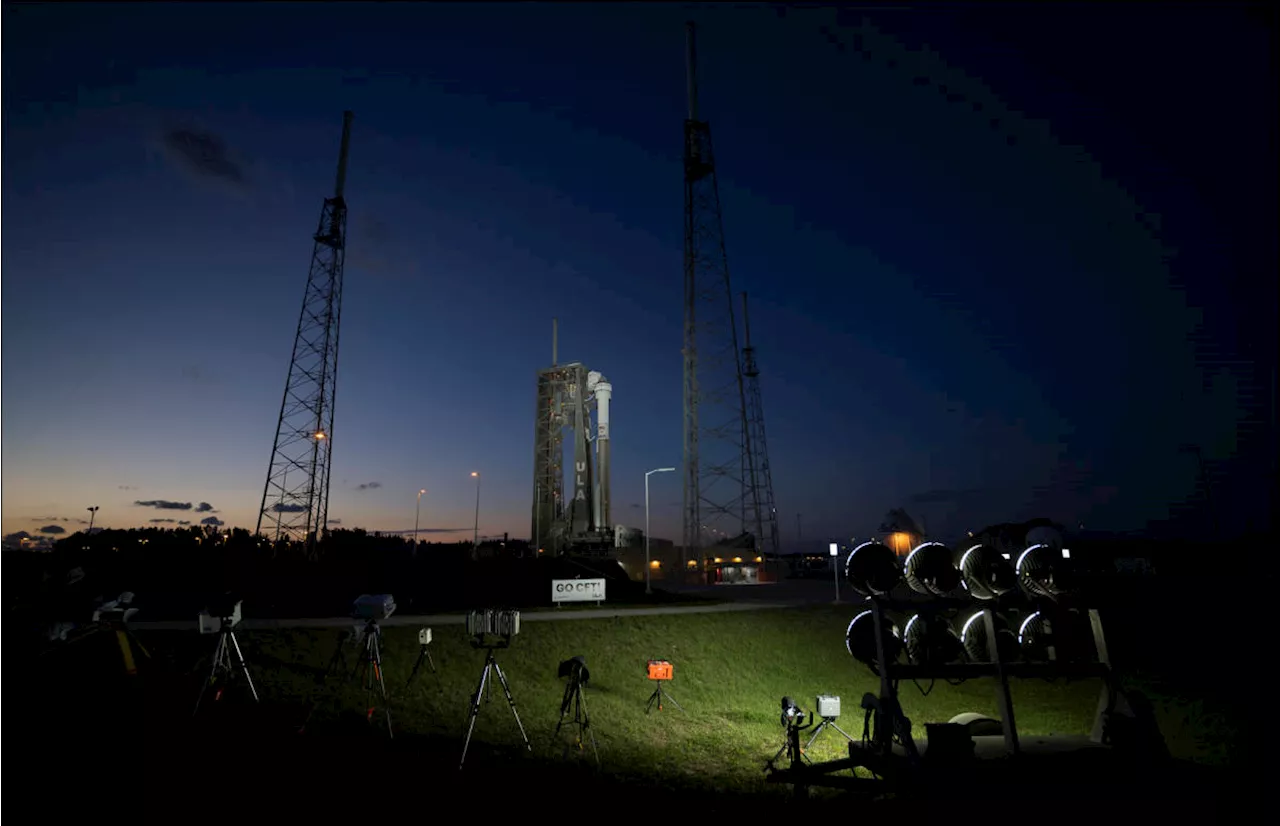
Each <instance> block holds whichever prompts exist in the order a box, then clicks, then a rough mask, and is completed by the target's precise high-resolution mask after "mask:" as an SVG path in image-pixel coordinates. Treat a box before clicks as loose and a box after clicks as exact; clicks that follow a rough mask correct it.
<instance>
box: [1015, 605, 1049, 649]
mask: <svg viewBox="0 0 1280 826" xmlns="http://www.w3.org/2000/svg"><path fill="white" fill-rule="evenodd" d="M1018 648H1020V649H1021V650H1022V654H1023V656H1024V657H1026V658H1027V659H1028V660H1035V661H1038V662H1043V661H1045V660H1055V659H1057V652H1055V651H1054V645H1053V633H1052V631H1051V630H1050V628H1049V621H1048V620H1047V619H1046V618H1045V617H1044V615H1043V614H1041V613H1040V612H1039V611H1036V612H1034V613H1031V614H1028V615H1027V617H1026V619H1024V620H1023V621H1022V624H1021V625H1019V626H1018Z"/></svg>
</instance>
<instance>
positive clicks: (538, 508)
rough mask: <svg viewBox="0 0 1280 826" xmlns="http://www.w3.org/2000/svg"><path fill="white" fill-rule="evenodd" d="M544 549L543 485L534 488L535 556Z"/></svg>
mask: <svg viewBox="0 0 1280 826" xmlns="http://www.w3.org/2000/svg"><path fill="white" fill-rule="evenodd" d="M541 548H542V485H541V484H537V485H534V486H533V555H534V556H537V555H538V551H539V550H540V549H541Z"/></svg>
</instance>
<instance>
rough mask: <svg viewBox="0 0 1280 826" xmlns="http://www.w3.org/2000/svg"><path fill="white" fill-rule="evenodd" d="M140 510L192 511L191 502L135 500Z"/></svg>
mask: <svg viewBox="0 0 1280 826" xmlns="http://www.w3.org/2000/svg"><path fill="white" fill-rule="evenodd" d="M133 504H135V505H137V506H138V507H140V508H156V509H157V510H162V511H189V510H191V503H190V502H170V501H169V500H168V499H148V500H146V501H145V502H144V501H142V500H135V501H134V503H133Z"/></svg>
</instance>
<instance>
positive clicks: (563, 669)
mask: <svg viewBox="0 0 1280 826" xmlns="http://www.w3.org/2000/svg"><path fill="white" fill-rule="evenodd" d="M556 676H557V677H559V678H560V679H562V680H563V679H566V678H568V680H569V681H570V682H571V683H577V684H578V685H584V686H585V685H587V684H588V683H589V682H590V681H591V672H590V671H588V670H587V658H586V657H585V656H584V655H582V654H579V655H578V656H576V657H571V658H569V659H567V660H565V661H564V662H562V663H560V667H559V668H558V669H557V670H556Z"/></svg>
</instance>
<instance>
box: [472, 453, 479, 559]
mask: <svg viewBox="0 0 1280 826" xmlns="http://www.w3.org/2000/svg"><path fill="white" fill-rule="evenodd" d="M471 478H473V479H475V480H476V524H475V527H474V528H472V530H471V553H472V554H474V553H475V552H476V548H478V547H480V474H479V473H477V472H476V471H474V470H473V471H471Z"/></svg>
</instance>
